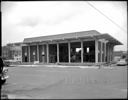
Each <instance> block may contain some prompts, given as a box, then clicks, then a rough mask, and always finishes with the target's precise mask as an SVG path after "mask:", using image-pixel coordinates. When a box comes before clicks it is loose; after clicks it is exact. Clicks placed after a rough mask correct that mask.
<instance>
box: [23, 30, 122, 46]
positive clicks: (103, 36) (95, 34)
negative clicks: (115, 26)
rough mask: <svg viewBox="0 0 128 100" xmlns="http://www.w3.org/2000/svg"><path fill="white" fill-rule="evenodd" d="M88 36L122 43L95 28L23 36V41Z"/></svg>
mask: <svg viewBox="0 0 128 100" xmlns="http://www.w3.org/2000/svg"><path fill="white" fill-rule="evenodd" d="M89 37H90V38H97V39H106V40H109V41H110V42H112V43H113V44H115V45H122V43H121V42H119V41H118V40H116V39H115V38H113V37H112V36H110V35H109V34H101V33H99V32H98V31H96V30H90V31H80V32H72V33H64V34H58V35H49V36H40V37H32V38H25V39H24V41H23V43H33V42H48V41H54V40H70V39H78V38H80V39H82V38H89Z"/></svg>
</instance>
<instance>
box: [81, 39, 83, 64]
mask: <svg viewBox="0 0 128 100" xmlns="http://www.w3.org/2000/svg"><path fill="white" fill-rule="evenodd" d="M81 63H83V41H81Z"/></svg>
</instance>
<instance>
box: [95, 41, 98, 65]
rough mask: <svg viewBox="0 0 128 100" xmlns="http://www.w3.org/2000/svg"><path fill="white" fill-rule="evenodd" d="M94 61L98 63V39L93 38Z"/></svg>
mask: <svg viewBox="0 0 128 100" xmlns="http://www.w3.org/2000/svg"><path fill="white" fill-rule="evenodd" d="M95 63H98V41H97V40H95Z"/></svg>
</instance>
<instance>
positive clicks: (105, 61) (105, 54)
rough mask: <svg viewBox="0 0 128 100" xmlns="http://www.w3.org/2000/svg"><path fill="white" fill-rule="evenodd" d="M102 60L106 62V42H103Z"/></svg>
mask: <svg viewBox="0 0 128 100" xmlns="http://www.w3.org/2000/svg"><path fill="white" fill-rule="evenodd" d="M104 62H106V42H105V43H104Z"/></svg>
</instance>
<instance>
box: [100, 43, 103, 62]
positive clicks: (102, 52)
mask: <svg viewBox="0 0 128 100" xmlns="http://www.w3.org/2000/svg"><path fill="white" fill-rule="evenodd" d="M102 48H103V43H102V41H101V48H100V49H101V56H100V58H101V59H100V62H102V54H103V50H102Z"/></svg>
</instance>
